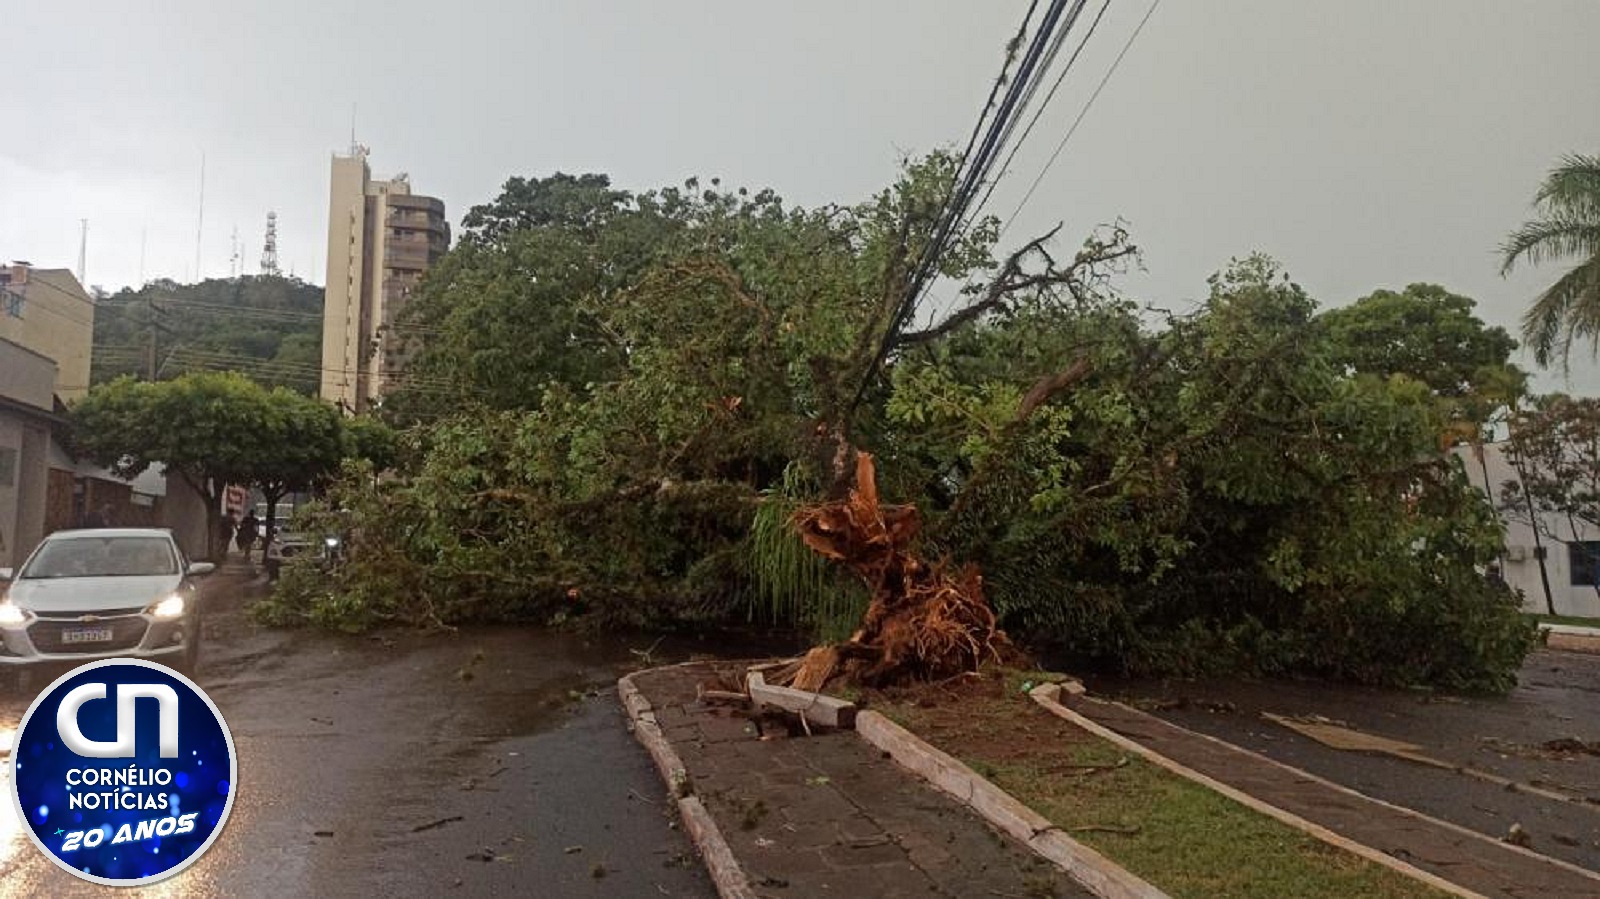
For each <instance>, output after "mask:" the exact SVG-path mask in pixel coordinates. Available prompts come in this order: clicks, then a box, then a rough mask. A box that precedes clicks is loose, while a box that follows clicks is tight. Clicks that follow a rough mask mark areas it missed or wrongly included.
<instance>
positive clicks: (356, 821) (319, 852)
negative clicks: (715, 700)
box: [0, 582, 714, 897]
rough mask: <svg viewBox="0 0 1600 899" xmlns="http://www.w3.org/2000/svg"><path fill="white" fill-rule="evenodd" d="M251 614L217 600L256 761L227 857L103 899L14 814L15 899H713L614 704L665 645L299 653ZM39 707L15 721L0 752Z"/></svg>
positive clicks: (4, 883)
mask: <svg viewBox="0 0 1600 899" xmlns="http://www.w3.org/2000/svg"><path fill="white" fill-rule="evenodd" d="M223 594H231V595H223ZM242 604H243V598H242V596H241V595H240V591H239V589H238V588H237V587H236V586H234V585H233V584H232V583H231V582H219V583H218V584H217V585H215V586H214V588H213V593H212V596H211V598H210V599H208V606H209V608H210V609H211V615H210V617H209V619H208V620H207V622H206V636H207V642H206V643H205V644H204V657H203V659H202V662H201V666H200V671H199V676H198V678H197V680H198V681H199V683H200V684H201V686H203V687H204V688H205V689H206V691H207V692H208V693H209V694H210V695H211V697H212V699H213V700H215V701H216V703H217V705H218V707H219V708H220V709H221V710H222V713H223V715H224V717H225V718H226V720H227V722H228V725H229V727H230V729H231V730H232V733H233V738H234V741H235V745H236V747H237V751H238V753H239V775H240V776H239V784H238V792H237V799H236V800H235V804H234V807H233V811H232V814H231V817H230V818H229V820H228V823H227V824H226V826H225V828H224V831H223V834H222V836H221V838H220V839H219V840H218V841H217V842H216V843H215V844H214V845H213V846H212V848H211V849H210V850H209V851H208V852H207V853H206V855H205V856H204V857H203V858H202V859H201V860H200V861H199V862H198V863H196V864H195V865H194V866H192V867H191V868H189V869H188V870H186V871H184V872H182V873H181V874H179V875H177V876H176V877H173V878H171V879H169V880H167V881H164V882H162V883H161V884H158V885H156V886H155V887H153V888H150V889H147V890H141V891H134V892H130V891H127V890H114V889H111V888H106V887H97V886H94V885H92V884H88V883H84V882H82V881H79V880H77V879H75V878H73V877H71V876H70V875H68V874H66V873H65V872H63V871H61V870H59V869H57V868H56V867H55V866H54V865H52V864H51V863H50V862H49V861H48V860H47V859H46V858H45V857H44V856H43V855H42V854H41V853H40V852H39V851H38V850H37V849H36V848H35V847H34V846H33V845H32V844H31V843H30V842H29V841H28V839H27V837H26V836H25V835H24V834H23V833H22V832H21V831H20V830H19V824H18V822H17V821H16V819H15V817H14V812H13V810H12V808H11V802H10V800H6V801H5V802H4V803H3V809H0V896H6V897H9V896H105V895H118V896H128V895H149V896H197V897H198V896H265V895H277V896H356V895H385V896H461V897H477V896H508V895H519V896H711V895H714V891H713V890H712V887H711V885H710V882H709V880H708V878H707V877H706V875H705V873H704V871H703V869H702V868H701V866H700V864H699V862H698V860H697V859H696V858H695V856H694V854H693V851H692V849H691V847H690V844H689V842H688V840H687V838H686V837H685V836H684V834H683V833H682V832H681V831H680V830H678V829H677V823H676V817H675V815H673V814H672V813H671V809H670V806H669V805H668V803H667V797H666V795H665V787H664V786H663V785H662V783H661V781H660V779H659V777H658V776H657V774H656V772H655V769H654V768H653V767H652V766H651V764H650V761H649V758H648V756H647V755H646V754H645V752H644V751H643V749H641V748H640V747H639V746H638V745H637V743H636V742H635V741H634V739H633V737H632V735H631V734H629V733H628V731H627V729H626V727H625V724H624V718H623V715H622V712H621V709H620V708H619V706H618V703H617V701H616V694H615V689H614V685H615V682H616V678H617V677H618V676H620V674H622V673H624V672H625V671H627V670H629V669H630V668H633V667H637V665H638V662H639V660H640V659H639V656H638V655H636V654H635V652H633V650H644V649H646V648H648V647H649V644H650V642H651V641H649V640H647V639H645V638H639V639H633V640H630V639H628V638H625V637H624V638H616V639H612V640H609V641H600V640H585V639H583V638H579V637H575V636H572V635H568V634H556V633H551V632H548V631H539V630H531V629H517V628H500V629H493V630H480V631H462V632H457V633H454V634H434V635H423V634H416V633H404V634H390V635H387V636H383V637H378V638H372V637H340V636H332V635H326V634H313V633H299V632H296V633H285V632H278V631H268V630H264V629H257V628H255V627H253V626H252V625H250V624H249V623H248V621H247V619H246V618H245V616H244V615H243V614H242V611H241V606H242ZM706 649H707V647H695V646H692V645H680V646H679V647H677V651H678V655H677V656H676V657H671V658H669V657H666V656H665V655H664V651H663V649H662V647H660V646H658V647H656V649H655V655H654V656H653V660H654V661H655V662H657V663H660V662H663V661H673V660H675V659H676V658H682V657H684V656H685V655H686V654H687V653H688V652H690V651H695V650H699V651H705V650H706ZM43 686H44V683H39V684H37V685H36V686H34V687H33V688H32V690H34V691H36V690H37V689H39V688H42V687H43ZM32 695H33V693H32V692H28V693H27V695H26V696H20V697H19V696H15V695H13V696H7V697H6V698H5V700H4V701H3V703H0V737H4V738H5V741H4V743H3V744H0V745H7V746H8V745H9V733H8V732H9V731H12V730H14V728H15V727H16V724H17V722H18V720H19V719H20V717H21V715H22V714H23V712H24V711H26V704H27V701H28V700H30V699H31V698H32ZM5 788H6V789H7V790H9V789H10V785H9V784H6V785H5Z"/></svg>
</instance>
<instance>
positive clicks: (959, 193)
mask: <svg viewBox="0 0 1600 899" xmlns="http://www.w3.org/2000/svg"><path fill="white" fill-rule="evenodd" d="M1074 2H1075V4H1076V5H1075V7H1074V8H1075V10H1079V11H1081V9H1082V8H1083V5H1084V3H1085V2H1086V0H1074ZM1067 3H1068V0H1051V3H1050V6H1049V8H1047V9H1046V10H1045V13H1044V17H1043V18H1042V20H1041V21H1040V23H1039V28H1038V29H1037V30H1036V31H1035V32H1034V35H1033V39H1032V40H1031V41H1030V42H1029V43H1028V48H1027V51H1026V52H1025V53H1024V54H1023V55H1022V58H1021V61H1020V62H1018V64H1017V70H1016V75H1015V77H1013V78H1012V79H1011V83H1010V84H1009V86H1008V87H1007V89H1006V92H1005V96H1004V98H1003V99H1002V100H1001V101H1000V105H999V106H998V107H997V108H995V110H994V116H993V117H992V119H991V118H990V117H989V114H988V113H989V109H990V107H991V106H992V96H993V94H992V92H991V103H990V104H986V106H985V108H984V112H983V114H982V116H980V119H979V127H980V129H982V127H983V123H984V121H985V120H987V121H988V127H987V130H985V131H984V136H983V140H982V141H981V142H979V143H978V144H977V149H976V151H973V150H972V149H971V146H972V144H971V143H970V142H969V148H968V151H967V152H966V153H965V154H963V157H962V159H961V163H960V166H959V168H958V170H957V172H956V176H955V183H954V185H953V186H952V188H951V190H950V193H949V194H948V195H947V196H946V197H945V201H944V203H943V205H942V206H941V207H940V210H939V214H938V216H937V218H936V219H935V225H934V229H933V234H932V236H931V238H930V239H929V240H928V241H927V243H926V244H924V246H923V248H922V251H921V252H920V253H919V254H918V257H917V262H916V265H915V266H914V267H913V270H912V274H911V277H910V279H909V283H908V284H907V289H906V292H905V294H904V296H903V297H902V298H901V299H900V301H899V303H898V304H897V306H896V308H895V310H894V314H893V315H892V316H891V317H890V320H889V323H888V327H886V328H885V329H884V332H883V336H882V338H881V340H880V341H879V344H878V347H877V351H876V352H875V353H873V355H872V357H871V359H870V360H869V361H868V363H867V370H866V372H864V373H863V376H862V379H861V381H860V383H859V384H858V385H857V388H856V393H855V396H854V398H853V399H852V400H851V402H850V406H849V410H851V411H853V410H854V409H855V407H856V406H857V405H858V404H859V403H860V402H861V399H862V397H863V396H865V394H866V390H867V386H868V384H870V383H871V381H872V380H873V378H874V376H875V375H876V374H877V372H878V368H879V366H880V365H882V363H883V359H884V356H885V355H887V354H888V352H889V349H890V345H891V342H892V341H893V339H894V335H895V334H896V333H897V331H898V330H899V329H900V327H901V326H902V325H903V324H904V323H905V322H906V321H907V320H909V319H910V318H911V317H912V316H914V315H915V314H916V310H917V306H918V305H919V304H920V303H921V300H922V297H923V295H924V294H925V293H926V292H927V289H928V287H929V286H930V284H931V283H932V281H933V279H934V274H935V272H936V271H937V267H938V264H939V261H940V260H941V259H942V258H943V257H944V255H945V252H946V251H947V250H948V249H949V247H950V245H951V243H952V241H953V240H954V239H955V237H956V231H957V229H958V227H959V226H960V225H961V224H962V222H963V221H964V220H965V218H966V215H967V211H968V209H969V208H970V207H971V205H972V201H973V198H974V197H975V196H976V195H977V192H978V191H979V190H980V189H981V188H982V186H983V184H984V182H985V181H986V180H987V179H988V177H989V172H990V171H991V170H992V168H993V166H994V161H995V158H996V157H997V156H998V154H999V153H1000V152H1001V150H1002V149H1003V147H1004V143H1005V138H1006V136H1007V135H1009V134H1010V133H1011V132H1012V129H1013V128H1014V126H1015V117H1016V116H1017V115H1019V114H1021V112H1022V109H1023V108H1024V107H1023V104H1024V103H1025V101H1026V99H1027V98H1029V97H1031V96H1032V95H1033V93H1034V92H1035V91H1036V90H1037V89H1038V78H1039V77H1040V76H1042V74H1043V70H1041V69H1039V68H1038V66H1039V63H1040V61H1041V59H1045V58H1047V57H1053V55H1054V51H1053V50H1052V49H1051V48H1055V49H1059V47H1060V45H1061V44H1060V42H1061V41H1062V40H1064V35H1065V32H1066V31H1070V28H1071V22H1072V21H1076V18H1077V14H1076V12H1074V13H1073V14H1072V15H1071V17H1070V19H1069V22H1068V28H1067V29H1065V30H1064V31H1063V33H1062V34H1060V35H1058V34H1057V32H1056V28H1057V26H1058V24H1059V23H1060V21H1061V16H1062V14H1063V12H1064V11H1065V10H1066V7H1067ZM1033 9H1034V7H1033V6H1032V5H1030V6H1029V7H1028V16H1027V18H1025V19H1024V21H1023V28H1022V30H1021V31H1019V32H1018V35H1019V37H1018V38H1017V39H1013V40H1012V42H1011V43H1009V44H1007V48H1006V50H1007V56H1006V64H1005V66H1004V67H1003V68H1002V70H1001V78H1002V79H1004V77H1005V72H1006V69H1008V68H1009V66H1010V61H1011V59H1012V58H1013V56H1014V54H1015V52H1016V47H1017V44H1018V43H1019V41H1020V37H1021V35H1022V34H1024V33H1025V32H1026V30H1027V21H1028V19H1029V18H1031V17H1032V14H1033Z"/></svg>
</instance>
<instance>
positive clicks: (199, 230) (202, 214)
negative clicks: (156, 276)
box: [194, 153, 206, 284]
mask: <svg viewBox="0 0 1600 899" xmlns="http://www.w3.org/2000/svg"><path fill="white" fill-rule="evenodd" d="M205 223H206V154H204V153H201V154H200V211H199V213H198V214H197V215H196V216H195V221H194V283H196V284H198V283H200V281H201V275H200V270H201V263H200V239H201V236H202V235H203V234H204V233H205Z"/></svg>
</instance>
